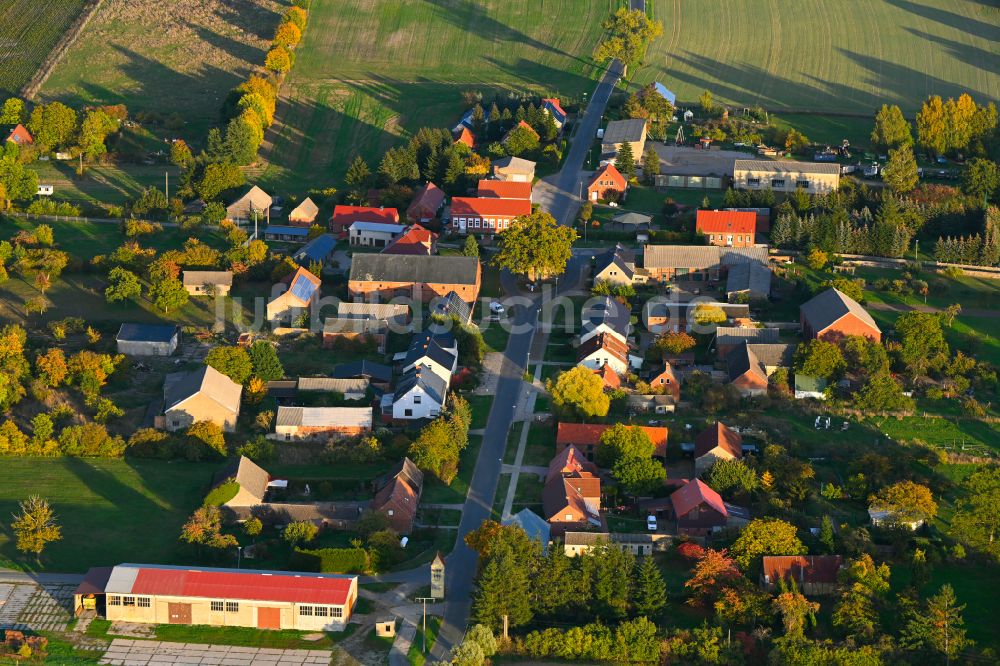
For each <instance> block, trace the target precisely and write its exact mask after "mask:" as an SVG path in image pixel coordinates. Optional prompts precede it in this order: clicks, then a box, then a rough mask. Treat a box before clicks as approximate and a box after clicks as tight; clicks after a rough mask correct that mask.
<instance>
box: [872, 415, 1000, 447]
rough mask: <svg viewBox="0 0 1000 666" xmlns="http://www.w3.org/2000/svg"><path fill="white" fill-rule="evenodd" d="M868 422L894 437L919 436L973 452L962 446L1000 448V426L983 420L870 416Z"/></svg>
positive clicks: (907, 439) (931, 442)
mask: <svg viewBox="0 0 1000 666" xmlns="http://www.w3.org/2000/svg"><path fill="white" fill-rule="evenodd" d="M867 423H869V424H870V425H871V426H872V427H874V428H875V429H877V430H878V431H879V432H883V433H886V434H888V435H889V436H890V437H892V438H893V439H898V440H902V441H908V442H911V441H915V440H920V441H923V442H926V443H928V444H931V445H933V446H938V447H944V448H947V449H949V450H952V451H955V452H956V453H962V452H963V451H965V452H970V451H969V450H967V449H964V448H963V447H970V446H971V447H986V448H993V449H995V450H998V451H1000V426H998V425H996V424H990V423H984V422H982V421H972V420H967V419H945V418H940V417H926V418H925V417H920V416H908V417H904V418H900V419H896V418H875V419H869V420H868V421H867Z"/></svg>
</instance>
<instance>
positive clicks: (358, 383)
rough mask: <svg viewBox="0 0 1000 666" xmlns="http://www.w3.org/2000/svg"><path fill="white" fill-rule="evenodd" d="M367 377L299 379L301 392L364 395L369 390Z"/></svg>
mask: <svg viewBox="0 0 1000 666" xmlns="http://www.w3.org/2000/svg"><path fill="white" fill-rule="evenodd" d="M368 383H369V382H368V379H367V378H366V377H356V378H355V377H352V378H339V377H299V382H298V384H297V388H298V390H300V391H322V392H326V393H364V392H365V391H367V390H368Z"/></svg>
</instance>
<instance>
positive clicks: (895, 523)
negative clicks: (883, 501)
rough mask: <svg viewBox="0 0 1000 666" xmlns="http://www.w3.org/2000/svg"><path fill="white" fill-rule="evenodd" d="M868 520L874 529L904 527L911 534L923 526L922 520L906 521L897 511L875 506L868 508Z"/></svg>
mask: <svg viewBox="0 0 1000 666" xmlns="http://www.w3.org/2000/svg"><path fill="white" fill-rule="evenodd" d="M868 518H869V519H870V520H871V521H872V525H874V526H875V527H905V528H906V529H908V530H910V531H911V532H915V531H917V529H919V528H920V526H921V525H923V524H924V520H923V518H913V519H907V517H905V516H903V515H901V514H900V513H899V512H897V511H893V510H892V509H888V508H885V507H878V506H875V505H872V506H869V507H868Z"/></svg>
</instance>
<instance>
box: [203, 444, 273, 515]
mask: <svg viewBox="0 0 1000 666" xmlns="http://www.w3.org/2000/svg"><path fill="white" fill-rule="evenodd" d="M230 481H235V482H236V484H237V485H238V486H239V489H238V490H237V491H236V494H235V495H233V496H232V497H231V498H229V499H228V500H226V501H225V502H224V503H223V505H222V506H224V507H227V508H232V509H238V508H248V507H255V506H258V505H260V504H263V503H264V502H265V498H266V497H267V490H268V488H269V487H270V483H271V475H270V474H268V473H267V472H266V471H265V470H264V468H263V467H261V466H260V465H258V464H257V463H255V462H254V461H252V460H250V459H249V458H247V457H246V456H240V457H238V458H236V459H235V460H233V461H232V462H231V463H229V464H228V465H227V466H226V468H225V469H223V470H222V472H221V473H219V474H217V475H216V480H215V483H213V484H212V489H213V490H214V489H215V488H218V487H219V486H221V485H223V484H225V483H228V482H230Z"/></svg>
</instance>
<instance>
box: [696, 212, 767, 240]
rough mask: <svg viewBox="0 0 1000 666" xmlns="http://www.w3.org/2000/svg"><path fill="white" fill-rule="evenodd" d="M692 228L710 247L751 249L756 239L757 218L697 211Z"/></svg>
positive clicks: (731, 213)
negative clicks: (701, 235) (703, 237)
mask: <svg viewBox="0 0 1000 666" xmlns="http://www.w3.org/2000/svg"><path fill="white" fill-rule="evenodd" d="M694 228H695V231H696V232H698V233H699V234H703V235H704V236H705V238H706V239H707V240H708V242H709V244H710V245H718V246H720V247H752V246H753V245H755V244H756V238H757V216H756V215H755V214H754V213H749V212H747V213H740V212H737V211H728V210H699V211H698V216H697V218H696V219H695V226H694Z"/></svg>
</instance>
